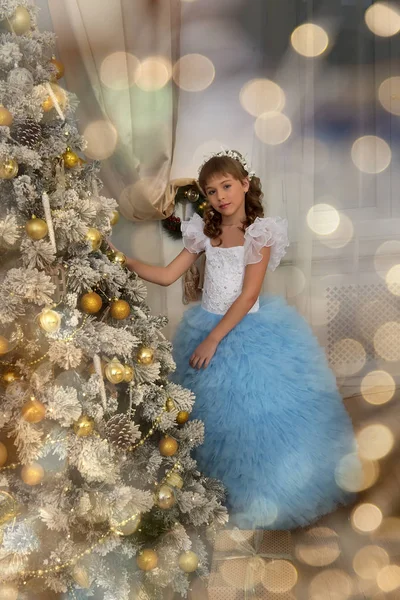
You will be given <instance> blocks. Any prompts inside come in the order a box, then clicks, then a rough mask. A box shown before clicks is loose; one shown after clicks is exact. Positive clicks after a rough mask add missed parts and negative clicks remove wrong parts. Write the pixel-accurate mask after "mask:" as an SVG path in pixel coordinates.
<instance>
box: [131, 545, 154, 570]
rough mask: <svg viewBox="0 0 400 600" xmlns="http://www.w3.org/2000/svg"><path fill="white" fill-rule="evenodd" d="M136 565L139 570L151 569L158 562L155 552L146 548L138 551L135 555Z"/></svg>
mask: <svg viewBox="0 0 400 600" xmlns="http://www.w3.org/2000/svg"><path fill="white" fill-rule="evenodd" d="M136 562H137V566H138V567H139V569H140V570H141V571H152V570H153V569H155V568H156V566H157V564H158V556H157V552H154V550H150V549H148V548H147V549H146V550H142V551H141V552H139V554H138V555H137V557H136Z"/></svg>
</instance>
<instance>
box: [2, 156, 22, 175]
mask: <svg viewBox="0 0 400 600" xmlns="http://www.w3.org/2000/svg"><path fill="white" fill-rule="evenodd" d="M17 174H18V163H17V161H16V160H14V159H13V158H7V159H6V160H3V161H2V162H0V179H13V177H15V176H16V175H17Z"/></svg>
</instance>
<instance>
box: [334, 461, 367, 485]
mask: <svg viewBox="0 0 400 600" xmlns="http://www.w3.org/2000/svg"><path fill="white" fill-rule="evenodd" d="M364 471H365V469H364V466H363V464H362V462H361V461H360V457H359V456H358V454H357V453H355V452H353V453H351V454H346V455H345V456H343V457H342V458H341V459H340V461H339V462H338V464H337V465H336V468H335V480H336V483H337V484H338V486H339V487H340V488H342V490H345V491H347V492H356V491H357V492H358V491H360V490H361V489H363V488H364V485H365V472H364Z"/></svg>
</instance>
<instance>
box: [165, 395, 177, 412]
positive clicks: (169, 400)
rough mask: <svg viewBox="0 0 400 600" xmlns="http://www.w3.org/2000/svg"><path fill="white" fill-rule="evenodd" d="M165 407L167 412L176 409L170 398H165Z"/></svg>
mask: <svg viewBox="0 0 400 600" xmlns="http://www.w3.org/2000/svg"><path fill="white" fill-rule="evenodd" d="M165 406H166V409H167V411H168V412H172V411H173V410H175V408H176V406H175V402H174V401H173V400H172V398H167V401H166V403H165Z"/></svg>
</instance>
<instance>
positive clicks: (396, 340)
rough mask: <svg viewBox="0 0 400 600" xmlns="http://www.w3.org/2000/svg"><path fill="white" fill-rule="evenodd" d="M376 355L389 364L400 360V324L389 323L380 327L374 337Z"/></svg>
mask: <svg viewBox="0 0 400 600" xmlns="http://www.w3.org/2000/svg"><path fill="white" fill-rule="evenodd" d="M374 347H375V351H376V353H377V354H378V355H379V356H380V357H381V358H384V359H385V360H387V361H389V362H397V361H398V360H400V323H397V322H396V321H389V322H388V323H384V324H383V325H381V326H380V327H379V329H378V330H377V332H376V333H375V335H374Z"/></svg>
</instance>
